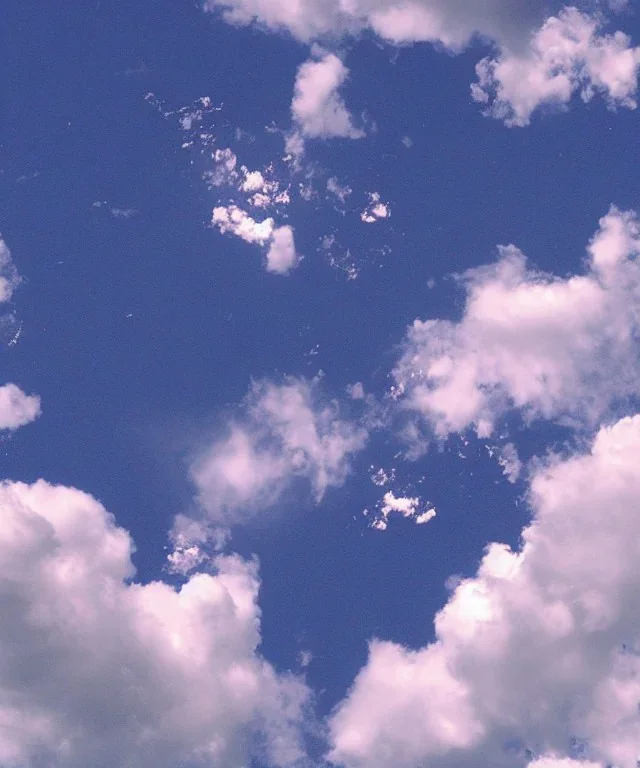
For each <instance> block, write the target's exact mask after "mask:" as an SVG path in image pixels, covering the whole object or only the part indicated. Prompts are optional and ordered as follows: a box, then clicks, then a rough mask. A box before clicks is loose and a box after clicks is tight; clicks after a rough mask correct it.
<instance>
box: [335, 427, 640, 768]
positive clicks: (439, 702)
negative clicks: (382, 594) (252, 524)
mask: <svg viewBox="0 0 640 768" xmlns="http://www.w3.org/2000/svg"><path fill="white" fill-rule="evenodd" d="M639 451H640V416H635V417H632V418H625V419H623V420H621V421H619V422H618V423H616V424H615V425H613V426H611V427H605V428H602V429H600V431H599V432H598V434H597V436H596V437H595V439H594V441H593V443H592V445H591V448H590V450H589V452H587V453H586V454H585V455H577V456H573V457H569V458H565V459H563V460H561V459H557V458H556V459H554V460H551V461H548V462H547V463H546V464H545V465H543V466H540V467H539V468H538V470H537V471H536V472H535V473H534V474H533V476H532V479H531V486H530V495H529V498H530V503H531V507H532V510H533V513H534V516H533V520H532V522H531V524H530V525H528V526H527V527H526V528H525V529H524V530H523V532H522V546H521V548H520V550H519V551H512V550H511V549H510V548H509V547H508V546H506V545H504V544H498V543H493V544H491V545H489V546H488V547H487V549H486V553H485V555H484V557H483V559H482V562H481V564H480V566H479V569H478V571H477V574H476V575H475V577H473V578H470V579H463V580H459V581H458V582H457V586H456V587H455V591H454V593H453V595H452V597H451V598H450V600H449V602H448V603H447V604H446V605H445V606H444V608H443V609H442V610H441V611H440V612H439V613H438V614H437V615H436V618H435V634H436V639H435V641H434V642H432V643H430V644H429V645H427V646H425V647H423V648H422V649H420V650H417V651H416V650H411V649H408V648H405V647H403V646H401V645H398V644H396V643H393V642H387V641H381V640H374V641H372V642H371V644H370V648H369V659H368V661H367V663H366V665H365V666H364V668H363V669H362V670H361V671H360V673H359V674H358V676H357V677H356V679H355V683H354V685H353V687H352V688H351V690H350V691H349V693H348V695H347V697H346V698H345V699H344V700H343V702H342V703H341V705H340V706H339V707H338V709H337V711H336V712H335V713H334V715H333V717H332V718H331V721H330V733H331V739H332V744H333V749H332V751H331V753H330V755H329V757H330V759H331V760H332V761H334V762H336V763H338V764H340V765H342V766H346V768H364V767H365V766H366V768H386V767H387V766H389V765H394V766H397V768H415V766H416V765H429V766H430V768H440V767H441V766H442V767H444V766H447V767H450V766H469V765H491V766H495V767H496V768H499V767H502V766H504V767H505V768H507V766H512V765H514V764H515V763H514V759H517V761H518V764H521V761H522V758H523V757H525V755H526V754H529V755H530V756H533V757H534V758H535V760H534V761H533V763H532V765H531V766H530V768H533V767H534V766H535V767H536V768H552V767H553V768H569V767H570V766H571V768H574V766H575V768H578V766H583V768H584V766H593V764H594V763H597V764H601V765H618V766H635V764H636V757H637V755H638V744H639V743H640V742H639V739H640V717H639V716H638V702H639V701H640V629H639V628H638V623H637V616H638V614H639V612H640V598H639V595H640V544H639V542H640V503H639V499H640V465H639V464H638V461H637V457H638V452H639ZM572 737H576V738H579V739H580V740H581V742H582V744H583V747H584V749H583V752H582V754H581V758H582V759H584V760H589V761H593V762H591V763H590V762H586V763H584V762H583V763H581V762H579V761H575V762H572V761H571V760H569V759H568V758H570V757H572V754H571V739H572ZM509 745H511V746H510V749H508V748H507V747H509ZM517 745H520V746H519V749H520V756H519V758H518V756H517V755H514V754H513V751H512V750H513V749H516V748H517ZM510 750H511V751H510ZM525 751H526V752H525ZM573 757H575V755H573Z"/></svg>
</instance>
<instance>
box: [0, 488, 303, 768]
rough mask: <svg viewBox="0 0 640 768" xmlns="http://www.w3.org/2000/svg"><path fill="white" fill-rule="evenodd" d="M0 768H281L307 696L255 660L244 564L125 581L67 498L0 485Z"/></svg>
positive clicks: (98, 509) (121, 548) (120, 543)
mask: <svg viewBox="0 0 640 768" xmlns="http://www.w3.org/2000/svg"><path fill="white" fill-rule="evenodd" d="M0 510H1V512H2V521H3V522H2V526H1V528H0V607H1V611H2V616H3V621H2V627H1V628H0V722H1V723H2V726H1V727H0V763H2V765H20V766H25V768H28V767H29V766H38V765H49V766H53V768H56V766H58V767H59V768H75V767H76V766H77V768H85V766H87V765H92V766H100V767H104V768H106V767H107V766H116V765H120V766H123V765H128V766H132V768H133V767H134V766H135V768H147V766H148V768H162V766H166V768H173V767H174V766H176V765H190V766H194V768H195V766H205V765H206V766H214V765H217V766H221V765H245V764H248V762H249V760H250V759H251V757H254V758H255V757H257V758H258V759H259V760H260V761H261V762H263V761H266V762H267V763H270V764H273V765H288V764H291V763H293V762H294V761H296V760H297V759H298V758H300V757H301V755H302V752H301V748H300V745H299V734H298V726H299V725H300V723H301V719H302V717H303V709H304V707H305V706H306V700H307V690H306V687H305V686H304V685H303V684H302V683H301V682H300V681H299V680H298V679H296V678H295V677H293V676H287V675H278V674H276V672H275V671H274V670H273V668H272V667H271V666H270V665H269V664H268V663H267V662H266V661H265V660H264V659H263V658H262V657H261V656H260V654H259V653H258V651H257V648H258V646H259V644H260V621H259V619H260V609H259V607H258V603H257V596H258V588H259V579H258V573H257V565H256V563H254V562H250V561H249V562H248V561H245V560H242V559H241V558H239V557H237V556H229V557H218V558H217V559H216V560H215V561H214V564H213V565H214V568H213V572H212V573H210V574H205V573H199V574H195V575H194V576H192V577H191V578H190V579H189V580H188V581H186V583H184V584H183V585H182V586H181V587H179V588H174V587H172V586H169V585H168V584H166V583H163V582H158V581H157V582H152V583H148V584H141V583H137V582H136V581H134V580H133V577H134V573H135V569H134V567H133V565H132V562H131V554H132V551H133V544H132V542H131V539H130V537H129V535H128V533H127V532H126V531H124V530H123V529H122V528H119V527H117V526H116V524H115V522H114V520H113V518H112V517H111V516H110V515H109V514H108V513H107V512H106V510H105V509H104V508H103V507H102V506H101V505H100V504H99V503H98V502H97V501H96V500H95V499H93V498H92V497H91V496H89V495H87V494H85V493H82V492H81V491H78V490H76V489H73V488H66V487H61V486H51V485H49V484H48V483H46V482H44V481H42V480H41V481H38V482H37V483H35V484H33V485H26V484H23V483H12V482H5V483H3V484H2V485H0Z"/></svg>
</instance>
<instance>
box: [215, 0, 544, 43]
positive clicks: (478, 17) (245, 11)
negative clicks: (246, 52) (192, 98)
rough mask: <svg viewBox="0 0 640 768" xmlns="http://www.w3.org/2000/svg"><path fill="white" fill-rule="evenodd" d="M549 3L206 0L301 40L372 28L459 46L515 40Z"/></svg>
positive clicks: (233, 17) (232, 18)
mask: <svg viewBox="0 0 640 768" xmlns="http://www.w3.org/2000/svg"><path fill="white" fill-rule="evenodd" d="M546 6H547V4H546V3H544V2H541V1H540V0H485V2H483V3H477V2H474V0H413V1H412V0H408V1H406V0H405V1H403V2H399V0H299V1H298V2H296V3H282V2H274V0H205V3H204V7H205V8H206V9H207V10H209V11H216V10H221V11H222V12H223V15H224V18H225V19H226V20H227V21H228V22H230V23H232V24H242V25H246V24H251V23H254V22H257V23H258V24H260V25H262V26H265V27H267V28H269V29H272V30H286V31H288V32H290V33H291V34H292V35H294V36H295V37H297V38H298V39H299V40H303V41H311V40H315V39H318V38H320V37H322V36H325V35H327V34H334V35H340V34H350V33H357V32H360V31H362V30H363V29H366V28H370V29H372V30H373V31H374V32H376V33H377V34H378V35H380V36H381V37H383V38H385V39H387V40H390V41H392V42H396V43H409V42H418V41H423V42H432V43H438V44H441V45H444V46H446V47H448V48H451V49H456V50H457V49H460V48H461V47H463V46H465V45H466V44H467V43H468V42H469V41H470V39H471V38H472V37H473V36H474V35H476V34H478V35H481V36H483V37H487V38H491V39H493V40H497V41H499V42H502V41H506V40H508V41H512V42H515V41H517V40H519V39H521V38H522V36H523V35H524V34H526V33H527V32H528V31H529V30H530V29H531V28H532V26H533V25H534V24H536V23H539V22H540V21H541V19H542V16H543V13H544V11H545V10H546Z"/></svg>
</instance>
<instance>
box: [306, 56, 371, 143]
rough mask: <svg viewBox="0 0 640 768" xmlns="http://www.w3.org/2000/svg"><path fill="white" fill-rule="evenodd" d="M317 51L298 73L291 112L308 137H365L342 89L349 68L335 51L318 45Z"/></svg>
mask: <svg viewBox="0 0 640 768" xmlns="http://www.w3.org/2000/svg"><path fill="white" fill-rule="evenodd" d="M314 53H315V56H314V58H313V59H310V60H309V61H305V62H304V64H301V65H300V67H299V69H298V73H297V75H296V82H295V86H294V93H293V101H292V102H291V114H292V116H293V120H294V123H295V124H296V126H297V128H298V130H299V132H300V133H301V134H302V136H304V137H305V138H321V139H329V138H337V137H342V138H348V139H359V138H362V136H364V131H362V130H360V129H358V128H356V127H355V126H354V125H353V120H352V118H351V115H350V114H349V111H348V110H347V108H346V106H345V103H344V101H343V99H342V97H341V96H340V94H339V93H338V90H339V89H340V88H341V87H342V85H343V84H344V82H345V80H346V79H347V75H348V74H349V70H348V69H347V68H346V67H345V65H344V64H343V63H342V62H341V61H340V59H339V58H338V57H337V56H336V55H335V54H333V53H328V52H327V51H323V50H322V49H318V48H315V49H314Z"/></svg>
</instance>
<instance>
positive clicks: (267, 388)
mask: <svg viewBox="0 0 640 768" xmlns="http://www.w3.org/2000/svg"><path fill="white" fill-rule="evenodd" d="M367 436H368V435H367V431H366V429H365V428H363V427H362V426H360V425H358V424H356V423H354V422H352V421H350V420H349V419H347V418H343V417H342V416H341V414H340V409H339V407H338V404H337V403H336V402H326V401H325V400H324V399H323V398H322V396H321V393H320V392H319V383H318V381H317V380H315V379H314V380H312V381H306V380H303V379H295V378H291V379H288V380H287V381H285V383H283V384H274V383H271V382H266V381H265V382H260V383H256V384H254V385H253V386H252V388H251V390H250V392H249V394H248V395H247V398H246V400H245V402H244V404H243V408H242V410H241V412H240V413H239V415H238V416H237V417H236V418H234V419H232V420H231V422H230V423H229V425H228V429H227V432H226V434H224V435H223V436H221V437H219V438H218V439H216V440H215V441H214V442H213V443H212V444H211V445H209V446H208V447H207V448H206V449H205V450H204V451H202V453H201V455H200V456H199V457H198V458H197V459H196V460H195V461H194V462H193V465H192V467H191V476H192V479H193V481H194V483H195V485H196V489H197V492H198V498H199V500H200V503H201V504H202V506H203V507H204V508H205V509H206V510H207V513H208V516H209V518H210V520H211V521H212V522H213V523H215V524H220V525H232V524H234V523H240V522H243V520H245V519H247V517H249V516H251V515H254V514H256V513H257V512H258V511H259V510H264V509H267V508H268V507H270V506H272V505H273V504H275V503H276V502H277V500H278V499H279V498H280V496H281V495H282V493H283V492H284V491H285V490H286V489H287V488H288V487H289V485H290V483H291V481H292V480H293V479H294V478H296V477H298V478H304V479H306V480H307V481H308V483H309V484H310V486H311V489H312V492H313V496H314V498H315V499H316V500H318V501H319V500H320V499H322V497H323V496H324V493H325V491H326V490H327V488H329V487H332V486H334V487H335V486H340V485H342V483H343V482H344V481H345V479H346V476H347V474H348V473H349V470H350V459H351V457H352V456H353V455H354V454H355V453H356V452H358V451H360V450H361V449H362V448H363V447H364V445H365V443H366V440H367Z"/></svg>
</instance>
